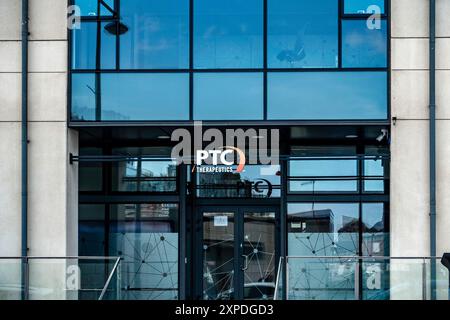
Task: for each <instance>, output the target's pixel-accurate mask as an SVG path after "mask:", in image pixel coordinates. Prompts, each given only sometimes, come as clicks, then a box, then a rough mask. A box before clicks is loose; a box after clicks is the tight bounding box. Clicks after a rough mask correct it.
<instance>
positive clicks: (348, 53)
mask: <svg viewBox="0 0 450 320" xmlns="http://www.w3.org/2000/svg"><path fill="white" fill-rule="evenodd" d="M380 23H381V28H380V29H369V28H368V26H367V22H366V20H344V21H342V66H343V67H353V68H383V67H386V65H387V33H386V20H382V21H381V22H380Z"/></svg>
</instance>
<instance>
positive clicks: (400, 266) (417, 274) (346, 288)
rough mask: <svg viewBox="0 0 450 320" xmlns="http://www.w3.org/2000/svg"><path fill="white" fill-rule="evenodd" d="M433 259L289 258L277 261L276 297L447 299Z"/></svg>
mask: <svg viewBox="0 0 450 320" xmlns="http://www.w3.org/2000/svg"><path fill="white" fill-rule="evenodd" d="M441 260H442V259H441V258H438V257H358V256H348V257H345V256H334V257H333V256H323V257H320V256H309V257H307V256H304V257H303V256H302V257H294V256H288V257H284V258H281V259H280V261H279V268H278V275H277V281H276V290H275V291H276V293H275V298H274V299H277V300H282V299H287V300H449V297H450V290H449V285H450V282H449V270H448V269H447V268H446V267H445V266H444V265H443V261H441Z"/></svg>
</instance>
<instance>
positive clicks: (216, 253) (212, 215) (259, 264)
mask: <svg viewBox="0 0 450 320" xmlns="http://www.w3.org/2000/svg"><path fill="white" fill-rule="evenodd" d="M199 214H201V217H202V224H203V226H202V235H201V241H200V244H201V248H200V249H201V250H202V254H201V257H202V265H203V273H202V297H203V299H206V300H233V299H256V300H267V299H271V298H272V297H273V294H274V289H275V274H276V270H275V267H276V261H277V255H278V250H277V241H276V236H277V218H278V214H277V210H274V209H271V208H254V207H248V208H247V207H239V208H238V207H227V208H220V209H218V208H217V207H215V208H210V207H207V208H201V209H200V212H199Z"/></svg>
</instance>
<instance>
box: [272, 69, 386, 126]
mask: <svg viewBox="0 0 450 320" xmlns="http://www.w3.org/2000/svg"><path fill="white" fill-rule="evenodd" d="M267 90H268V93H267V94H268V117H269V119H271V120H276V119H278V120H282V119H302V120H335V119H386V118H387V92H386V91H387V77H386V73H385V72H301V73H291V72H289V73H269V75H268V89H267Z"/></svg>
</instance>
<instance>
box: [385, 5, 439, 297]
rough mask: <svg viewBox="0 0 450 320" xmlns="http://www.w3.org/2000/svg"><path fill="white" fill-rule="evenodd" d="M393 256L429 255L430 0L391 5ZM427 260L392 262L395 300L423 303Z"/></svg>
mask: <svg viewBox="0 0 450 320" xmlns="http://www.w3.org/2000/svg"><path fill="white" fill-rule="evenodd" d="M391 10H392V11H391V20H392V24H391V27H392V29H391V36H392V39H391V59H392V65H391V68H392V69H391V74H392V84H391V114H392V117H396V118H397V119H398V120H397V121H396V122H393V123H392V132H391V138H392V144H391V211H390V217H391V219H390V225H391V230H390V236H391V237H390V246H391V256H395V257H408V256H409V257H411V256H428V255H429V252H430V250H429V247H430V246H429V243H430V241H429V237H430V236H429V223H430V218H429V159H428V157H429V142H428V137H429V134H428V128H429V125H428V104H429V101H428V99H429V86H428V75H429V72H428V71H429V61H428V57H429V54H428V36H429V27H428V21H429V20H428V14H429V1H428V0H392V4H391ZM422 267H423V263H422V261H421V260H414V261H405V260H391V264H390V280H391V281H390V285H391V292H390V298H391V299H393V300H398V299H417V300H420V299H422V298H423V285H424V283H423V282H422V278H423V277H422V274H423V273H422Z"/></svg>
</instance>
